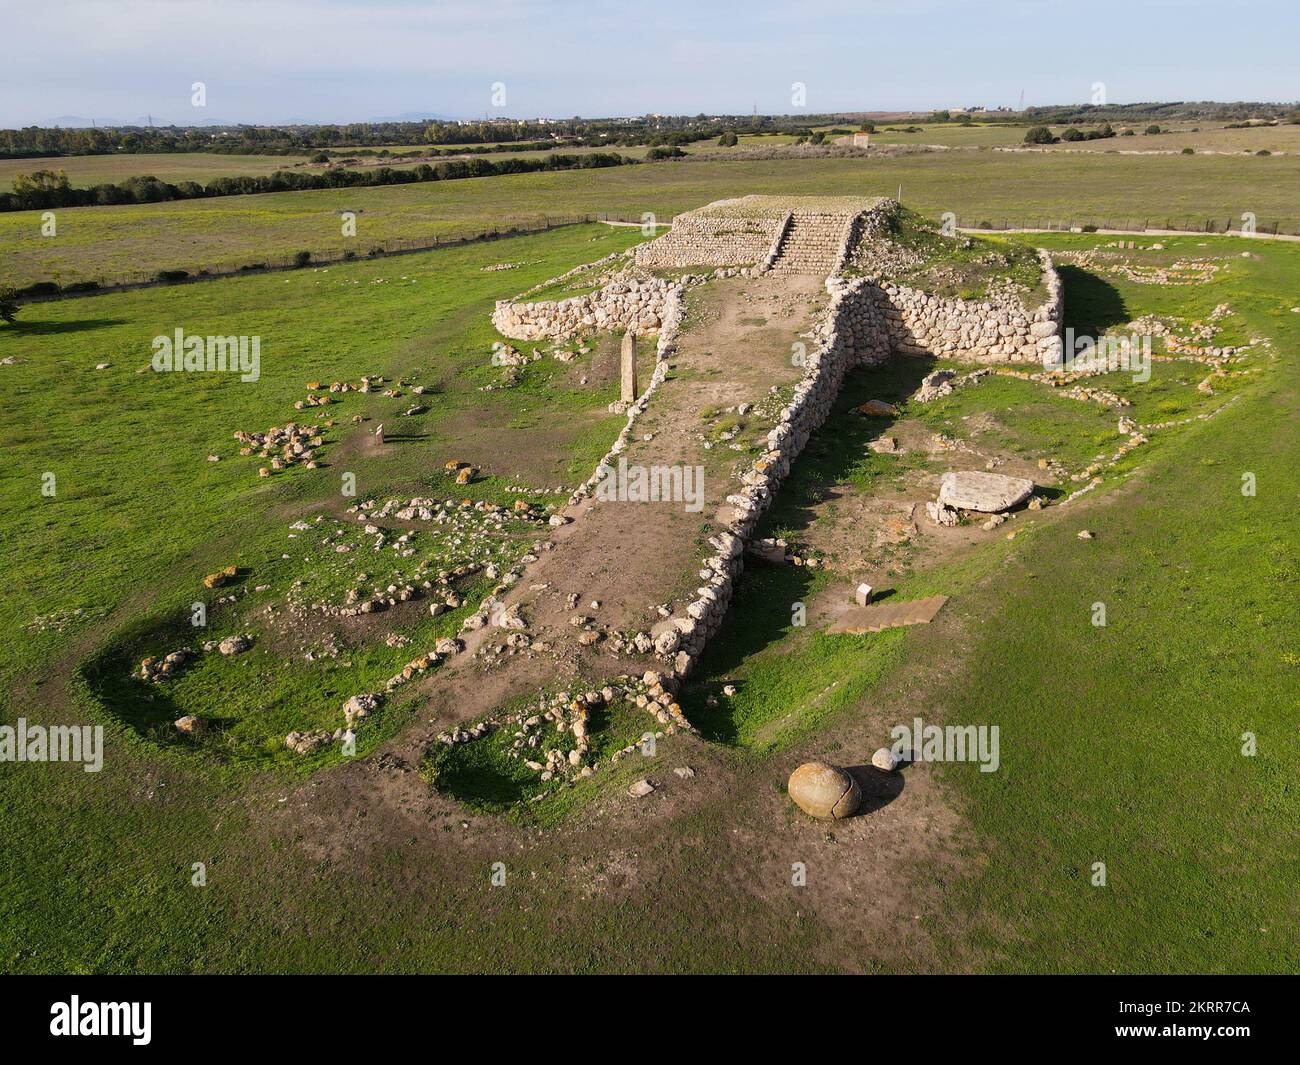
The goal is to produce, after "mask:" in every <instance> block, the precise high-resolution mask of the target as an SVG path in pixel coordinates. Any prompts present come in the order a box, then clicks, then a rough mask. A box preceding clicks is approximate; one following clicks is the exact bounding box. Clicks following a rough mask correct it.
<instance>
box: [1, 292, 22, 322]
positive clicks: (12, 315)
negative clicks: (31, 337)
mask: <svg viewBox="0 0 1300 1065" xmlns="http://www.w3.org/2000/svg"><path fill="white" fill-rule="evenodd" d="M17 317H18V293H16V292H15V291H14V290H13V289H11V288H0V318H3V319H4V320H5V321H6V322H12V321H14V320H15V319H16V318H17Z"/></svg>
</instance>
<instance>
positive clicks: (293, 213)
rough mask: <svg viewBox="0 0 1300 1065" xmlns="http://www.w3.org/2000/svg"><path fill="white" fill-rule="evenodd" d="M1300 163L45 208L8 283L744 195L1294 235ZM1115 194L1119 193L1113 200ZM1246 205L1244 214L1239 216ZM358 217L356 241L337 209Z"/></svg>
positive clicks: (763, 177) (912, 171) (22, 236)
mask: <svg viewBox="0 0 1300 1065" xmlns="http://www.w3.org/2000/svg"><path fill="white" fill-rule="evenodd" d="M1297 178H1300V157H1296V156H1274V157H1270V158H1254V157H1251V158H1246V157H1244V156H1243V157H1242V158H1230V157H1227V156H1213V155H1205V156H1190V157H1183V156H1120V155H1104V154H1101V155H1093V154H1083V153H1075V154H1068V155H1067V154H1008V153H1001V152H961V153H930V154H923V155H911V156H905V157H901V158H884V159H866V160H864V159H804V160H767V161H736V162H726V161H719V162H713V161H708V162H706V161H690V160H683V161H677V162H669V163H655V164H645V165H640V166H627V167H615V168H610V169H605V170H585V171H563V172H555V173H543V174H524V175H512V176H507V177H493V178H474V179H468V180H462V181H447V182H429V183H423V184H419V185H406V186H388V187H382V188H370V189H338V190H320V191H315V192H294V193H274V194H265V195H257V196H238V197H227V198H221V199H210V200H192V201H183V202H176V203H164V204H147V205H140V206H130V207H82V208H72V209H68V210H65V211H60V212H58V236H56V237H44V236H42V235H41V228H40V224H41V219H40V213H39V212H31V211H22V212H14V213H9V214H4V215H0V247H3V248H4V250H5V252H6V254H5V256H4V258H3V259H2V260H0V283H3V284H15V285H23V284H28V283H31V282H35V281H42V280H53V281H59V282H62V283H67V282H70V281H75V280H82V279H87V278H91V279H101V280H103V281H106V282H107V281H112V280H116V279H120V278H122V277H126V276H151V275H152V274H153V273H154V272H156V271H157V270H160V269H165V268H179V269H187V270H190V271H195V270H198V269H202V268H209V269H211V268H217V267H232V268H233V267H238V266H240V265H244V264H248V263H257V262H265V261H266V260H267V259H268V257H271V258H285V257H288V256H291V255H292V254H293V253H295V252H297V251H300V250H307V251H312V252H317V253H320V252H325V251H335V252H338V251H343V250H347V249H352V250H355V251H357V252H358V254H362V255H364V254H365V252H366V251H367V250H369V248H370V247H372V246H373V245H375V244H381V243H383V242H385V241H400V240H427V239H430V238H432V237H434V236H440V237H441V236H449V235H459V234H465V233H472V232H482V231H485V230H491V229H494V228H498V227H502V228H504V227H508V226H510V225H512V224H530V225H531V224H537V223H540V222H541V220H542V219H544V218H546V217H551V218H554V217H557V216H572V215H575V214H585V213H588V212H593V211H605V212H609V213H611V214H615V215H619V216H622V217H625V218H640V217H641V215H642V214H643V213H644V212H653V213H655V214H656V215H658V216H659V217H660V218H662V219H668V218H671V217H672V216H673V215H674V214H676V213H678V212H680V211H685V210H689V209H692V208H695V207H699V206H702V205H703V204H705V203H708V202H710V201H712V200H716V199H720V198H723V197H728V196H741V195H745V194H746V193H786V194H801V195H846V194H852V195H889V196H895V195H897V194H898V192H899V189H900V187H901V189H902V195H903V202H904V203H905V204H906V205H907V206H909V207H911V208H913V209H915V210H917V211H920V212H921V213H923V214H925V215H926V216H927V217H929V218H931V219H938V217H939V216H940V215H941V214H942V213H943V212H945V211H953V212H955V213H956V214H957V215H958V217H959V219H960V220H961V222H962V224H977V223H978V222H980V221H981V220H986V221H990V222H991V223H992V224H994V225H995V226H1000V225H1001V223H1002V222H1003V221H1005V220H1011V221H1019V222H1026V223H1027V222H1035V223H1039V224H1041V222H1043V221H1047V220H1055V221H1059V220H1061V219H1062V218H1065V219H1071V218H1077V219H1083V220H1093V221H1097V220H1103V221H1104V220H1131V221H1135V222H1136V223H1138V224H1140V223H1141V222H1142V221H1143V220H1150V222H1151V224H1152V225H1153V226H1156V225H1163V223H1164V222H1165V221H1166V220H1171V221H1176V222H1182V221H1183V220H1185V219H1188V218H1191V219H1193V220H1198V221H1200V222H1201V223H1203V222H1204V220H1205V219H1206V218H1214V219H1217V220H1218V221H1219V223H1220V224H1222V222H1223V221H1224V220H1227V219H1232V220H1234V222H1235V221H1236V220H1238V219H1239V217H1240V214H1241V212H1242V211H1243V210H1246V209H1249V210H1251V211H1253V212H1255V214H1256V216H1257V218H1258V222H1259V225H1261V226H1265V225H1271V224H1272V223H1273V222H1275V221H1279V222H1281V223H1282V225H1283V228H1284V229H1291V230H1294V229H1295V228H1296V227H1297V225H1300V215H1297V213H1296V208H1295V202H1294V198H1293V197H1291V196H1289V195H1288V194H1287V193H1286V191H1285V190H1286V189H1288V188H1291V187H1293V186H1294V185H1295V184H1296V182H1297ZM1117 190H1118V191H1117ZM1243 205H1248V207H1244V206H1243ZM344 211H353V212H356V213H357V235H356V236H355V237H344V236H342V234H341V224H340V218H339V216H340V213H341V212H344Z"/></svg>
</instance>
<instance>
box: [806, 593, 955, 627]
mask: <svg viewBox="0 0 1300 1065" xmlns="http://www.w3.org/2000/svg"><path fill="white" fill-rule="evenodd" d="M947 601H948V597H947V596H946V595H935V596H931V597H930V598H929V599H909V600H907V601H905V602H902V603H878V604H876V605H874V606H860V607H854V609H852V610H850V611H848V613H846V614H845V615H844V616H843V617H842V618H840V620H839V621H837V622H836V623H835V624H834V625H832V626H831V627H830V628H829V629H827V630H826V631H827V632H829V633H836V634H838V633H848V634H849V635H852V636H860V635H862V633H864V632H879V631H880V630H881V629H892V628H895V627H897V626H899V625H928V624H929V623H930V622H931V621H933V620H934V617H935V615H936V614H938V613H939V611H940V610H942V609H943V604H944V603H946V602H947Z"/></svg>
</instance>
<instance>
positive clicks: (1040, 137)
mask: <svg viewBox="0 0 1300 1065" xmlns="http://www.w3.org/2000/svg"><path fill="white" fill-rule="evenodd" d="M1056 141H1057V138H1056V137H1054V136H1053V135H1052V131H1051V130H1050V129H1048V128H1047V127H1046V126H1034V127H1032V128H1031V129H1029V130H1028V131H1027V132H1026V133H1025V143H1026V144H1055V143H1056Z"/></svg>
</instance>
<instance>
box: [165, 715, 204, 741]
mask: <svg viewBox="0 0 1300 1065" xmlns="http://www.w3.org/2000/svg"><path fill="white" fill-rule="evenodd" d="M173 724H174V725H175V726H176V731H177V732H181V733H184V734H185V735H186V736H202V735H203V734H204V733H205V732H207V730H208V723H207V722H206V721H204V720H203V718H201V717H197V716H195V715H194V714H186V715H185V716H184V717H178V718H177V719H176V720H175V721H174V722H173Z"/></svg>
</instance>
